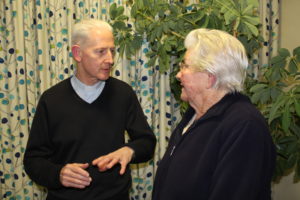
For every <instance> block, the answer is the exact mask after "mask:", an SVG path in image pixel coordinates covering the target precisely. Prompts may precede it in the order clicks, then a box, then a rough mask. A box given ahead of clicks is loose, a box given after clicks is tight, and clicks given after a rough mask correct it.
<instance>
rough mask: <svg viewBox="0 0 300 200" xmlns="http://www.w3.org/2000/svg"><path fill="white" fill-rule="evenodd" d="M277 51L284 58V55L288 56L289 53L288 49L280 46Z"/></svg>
mask: <svg viewBox="0 0 300 200" xmlns="http://www.w3.org/2000/svg"><path fill="white" fill-rule="evenodd" d="M278 53H279V55H280V56H281V57H284V58H286V57H288V56H290V55H291V54H290V52H289V50H287V49H285V48H280V49H279V50H278Z"/></svg>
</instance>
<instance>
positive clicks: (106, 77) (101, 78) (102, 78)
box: [98, 75, 110, 81]
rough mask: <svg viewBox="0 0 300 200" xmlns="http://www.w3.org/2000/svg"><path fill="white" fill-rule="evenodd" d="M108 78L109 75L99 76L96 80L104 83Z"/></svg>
mask: <svg viewBox="0 0 300 200" xmlns="http://www.w3.org/2000/svg"><path fill="white" fill-rule="evenodd" d="M109 77H110V76H109V75H107V76H103V75H101V76H98V79H99V80H100V81H106V80H107V79H108V78H109Z"/></svg>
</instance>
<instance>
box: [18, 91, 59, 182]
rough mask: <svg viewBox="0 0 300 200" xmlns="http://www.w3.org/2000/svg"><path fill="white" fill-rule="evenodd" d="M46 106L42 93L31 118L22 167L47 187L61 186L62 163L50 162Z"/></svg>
mask: <svg viewBox="0 0 300 200" xmlns="http://www.w3.org/2000/svg"><path fill="white" fill-rule="evenodd" d="M47 112H48V111H47V108H46V104H45V101H44V95H42V97H41V99H40V101H39V103H38V106H37V110H36V113H35V116H34V119H33V123H32V126H31V130H30V135H29V139H28V143H27V147H26V151H25V154H24V161H23V162H24V167H25V171H26V173H27V174H28V175H29V177H30V178H31V179H32V180H33V181H35V182H36V183H38V184H40V185H42V186H45V187H47V188H60V187H62V185H61V183H60V180H59V173H60V170H61V168H62V167H63V166H62V165H57V164H54V163H53V162H51V160H50V156H51V155H52V153H53V152H54V147H53V145H52V144H51V141H50V139H49V131H48V118H47Z"/></svg>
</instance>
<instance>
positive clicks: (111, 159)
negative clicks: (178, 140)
mask: <svg viewBox="0 0 300 200" xmlns="http://www.w3.org/2000/svg"><path fill="white" fill-rule="evenodd" d="M72 54H73V58H74V60H75V61H76V63H77V70H76V74H75V76H73V77H71V78H68V79H66V80H64V81H62V82H60V83H58V84H57V85H55V86H53V87H52V88H50V89H48V90H47V91H45V92H44V94H43V95H42V96H41V98H40V101H39V104H38V106H37V111H36V113H35V117H34V120H33V123H32V127H31V131H30V136H29V140H28V144H27V149H26V152H25V156H24V166H25V170H26V172H27V173H28V175H29V176H30V177H31V178H32V180H33V181H35V182H36V183H38V184H40V185H43V186H45V187H47V189H48V196H47V200H60V199H70V200H76V199H78V200H79V199H80V200H83V199H84V200H89V199H91V200H92V199H93V200H94V199H97V200H104V199H105V200H106V199H107V200H127V199H129V195H128V191H129V188H130V185H131V176H130V170H129V169H128V163H129V162H132V163H136V162H144V161H147V160H149V159H150V158H151V157H152V155H153V152H154V148H155V142H156V139H155V136H154V134H153V132H152V131H151V129H150V127H149V125H148V124H147V121H146V119H145V116H144V114H143V111H142V109H141V106H140V104H139V102H138V100H137V97H136V95H135V93H134V91H133V90H132V88H131V87H130V86H129V85H127V84H126V83H124V82H122V81H120V80H117V79H115V78H112V77H110V71H111V68H112V66H113V63H114V62H113V57H114V54H115V46H114V38H113V33H112V27H111V26H110V25H109V24H108V23H106V22H103V21H100V20H85V21H82V22H81V23H78V24H75V26H74V30H73V33H72ZM125 131H127V132H128V134H129V137H130V141H129V142H128V143H126V144H125V142H124V140H125V139H124V132H125Z"/></svg>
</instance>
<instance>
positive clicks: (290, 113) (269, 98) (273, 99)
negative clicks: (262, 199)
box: [248, 47, 300, 182]
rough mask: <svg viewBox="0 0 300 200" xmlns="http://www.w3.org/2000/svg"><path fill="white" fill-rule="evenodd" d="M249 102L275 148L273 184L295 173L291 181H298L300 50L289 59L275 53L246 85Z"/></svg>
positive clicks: (284, 52)
mask: <svg viewBox="0 0 300 200" xmlns="http://www.w3.org/2000/svg"><path fill="white" fill-rule="evenodd" d="M248 88H249V95H250V96H251V100H252V102H253V103H254V104H256V106H257V107H258V108H259V110H260V111H261V112H262V114H263V115H264V116H265V118H266V119H267V121H268V124H269V126H270V130H271V134H272V137H273V140H274V143H275V144H276V148H277V153H278V156H277V165H276V171H275V175H274V180H275V181H278V180H279V179H280V178H281V177H282V176H284V175H286V174H287V173H288V172H290V171H292V170H293V169H295V176H294V181H295V182H296V181H299V180H300V47H298V48H296V49H294V51H293V54H292V55H291V54H290V52H289V51H288V50H287V49H284V48H282V49H279V51H278V55H277V56H275V57H273V58H272V59H271V63H270V65H268V66H266V67H264V68H262V69H261V76H260V77H259V78H258V79H257V80H253V79H252V80H251V83H250V84H249V87H248Z"/></svg>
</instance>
